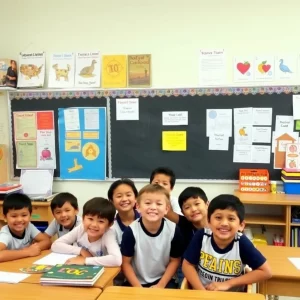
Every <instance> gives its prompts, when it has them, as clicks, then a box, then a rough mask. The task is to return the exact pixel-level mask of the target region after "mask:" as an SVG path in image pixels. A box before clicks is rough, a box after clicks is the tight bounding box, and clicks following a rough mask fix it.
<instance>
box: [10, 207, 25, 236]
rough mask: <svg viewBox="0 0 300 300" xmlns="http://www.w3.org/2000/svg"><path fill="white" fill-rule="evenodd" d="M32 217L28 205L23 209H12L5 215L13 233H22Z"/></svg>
mask: <svg viewBox="0 0 300 300" xmlns="http://www.w3.org/2000/svg"><path fill="white" fill-rule="evenodd" d="M30 217H31V215H30V212H29V209H28V207H24V208H22V209H10V210H9V211H8V213H7V215H6V216H5V220H6V222H7V225H8V226H9V228H10V230H11V231H12V232H13V233H15V234H16V235H22V234H23V232H24V230H25V229H26V227H27V226H28V224H29V222H30Z"/></svg>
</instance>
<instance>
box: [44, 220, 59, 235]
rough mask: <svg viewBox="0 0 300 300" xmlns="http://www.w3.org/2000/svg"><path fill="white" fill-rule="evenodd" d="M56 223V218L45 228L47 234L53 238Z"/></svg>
mask: <svg viewBox="0 0 300 300" xmlns="http://www.w3.org/2000/svg"><path fill="white" fill-rule="evenodd" d="M56 233H57V232H56V225H55V219H54V220H52V222H51V223H50V224H49V226H48V227H47V229H46V230H45V234H46V235H47V236H48V237H49V238H51V237H53V236H54V235H55V234H56Z"/></svg>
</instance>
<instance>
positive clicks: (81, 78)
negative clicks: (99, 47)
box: [75, 51, 101, 87]
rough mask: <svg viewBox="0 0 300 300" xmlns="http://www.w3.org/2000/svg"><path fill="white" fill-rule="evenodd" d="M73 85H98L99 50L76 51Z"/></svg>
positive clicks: (99, 69) (99, 70) (99, 71)
mask: <svg viewBox="0 0 300 300" xmlns="http://www.w3.org/2000/svg"><path fill="white" fill-rule="evenodd" d="M75 61H76V70H75V86H76V87H100V75H101V74H100V73H101V61H100V53H99V51H95V52H78V53H76V59H75Z"/></svg>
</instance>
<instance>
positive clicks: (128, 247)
mask: <svg viewBox="0 0 300 300" xmlns="http://www.w3.org/2000/svg"><path fill="white" fill-rule="evenodd" d="M134 246H135V238H134V236H133V233H132V230H131V228H130V227H128V228H127V229H125V230H124V233H123V236H122V242H121V252H122V271H123V273H124V275H125V277H126V279H127V280H128V282H129V283H130V284H131V285H132V286H133V287H142V285H141V283H140V282H139V280H138V278H137V276H136V274H135V272H134V270H133V268H132V265H131V260H132V257H133V256H134ZM145 255H146V254H145ZM146 259H147V255H146Z"/></svg>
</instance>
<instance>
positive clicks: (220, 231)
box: [182, 195, 271, 292]
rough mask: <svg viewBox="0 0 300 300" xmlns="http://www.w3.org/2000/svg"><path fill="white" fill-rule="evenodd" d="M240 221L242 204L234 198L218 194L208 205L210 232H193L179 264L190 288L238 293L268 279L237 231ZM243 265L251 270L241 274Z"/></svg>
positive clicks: (263, 265) (259, 256)
mask: <svg viewBox="0 0 300 300" xmlns="http://www.w3.org/2000/svg"><path fill="white" fill-rule="evenodd" d="M244 218H245V208H244V205H243V203H242V202H241V201H240V199H239V198H238V197H236V196H233V195H219V196H217V197H216V198H214V199H213V200H212V201H211V202H210V204H209V207H208V222H209V225H210V229H202V230H198V231H197V233H196V234H195V235H194V237H193V239H192V241H191V243H190V245H189V246H188V248H187V250H186V252H185V254H184V261H183V264H182V270H183V273H184V275H185V277H186V278H187V280H188V282H189V283H190V284H191V285H192V287H193V288H194V289H198V290H205V289H206V290H211V291H236V292H239V291H244V290H245V286H246V285H247V284H252V283H255V282H259V281H263V280H267V279H269V278H270V277H271V271H270V267H269V265H268V263H267V261H266V259H265V257H263V255H262V254H261V253H260V252H259V251H258V250H257V249H256V248H255V247H254V245H253V244H252V243H251V241H250V240H249V239H248V238H247V237H246V236H244V235H243V234H241V233H240V232H239V231H242V230H243V229H244V226H245V222H244ZM199 254H200V257H199ZM246 265H248V266H249V267H250V268H252V270H253V271H251V272H249V273H247V274H244V268H245V266H246ZM196 268H197V270H196Z"/></svg>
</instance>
